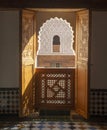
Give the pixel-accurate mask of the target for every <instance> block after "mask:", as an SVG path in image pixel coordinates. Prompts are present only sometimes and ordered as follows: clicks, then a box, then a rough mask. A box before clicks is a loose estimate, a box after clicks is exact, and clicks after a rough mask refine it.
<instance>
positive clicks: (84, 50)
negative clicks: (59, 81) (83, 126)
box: [75, 10, 89, 118]
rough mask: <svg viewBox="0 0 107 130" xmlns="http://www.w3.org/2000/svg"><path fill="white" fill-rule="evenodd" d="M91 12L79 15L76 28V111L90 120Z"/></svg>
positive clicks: (85, 11)
mask: <svg viewBox="0 0 107 130" xmlns="http://www.w3.org/2000/svg"><path fill="white" fill-rule="evenodd" d="M88 13H89V12H88V11H87V10H84V11H80V12H78V13H77V28H76V45H77V48H76V52H77V55H76V59H77V69H76V91H75V92H76V94H75V95H76V111H77V113H79V114H80V115H82V116H83V117H84V118H88V37H89V36H88V35H89V34H88V33H89V27H88V24H89V22H88V21H89V18H88V17H89V16H88V15H89V14H88Z"/></svg>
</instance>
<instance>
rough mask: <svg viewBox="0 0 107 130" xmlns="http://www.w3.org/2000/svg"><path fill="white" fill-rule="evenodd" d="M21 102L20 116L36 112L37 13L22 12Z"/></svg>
mask: <svg viewBox="0 0 107 130" xmlns="http://www.w3.org/2000/svg"><path fill="white" fill-rule="evenodd" d="M20 18H21V22H22V24H21V28H22V30H21V31H22V35H21V40H22V43H21V59H22V60H21V95H20V96H21V102H20V116H21V117H23V116H28V115H29V114H31V113H32V112H33V111H34V99H33V89H34V70H35V69H34V60H35V42H36V40H35V39H36V36H35V12H32V11H27V10H23V11H21V17H20Z"/></svg>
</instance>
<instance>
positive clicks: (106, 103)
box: [90, 89, 107, 116]
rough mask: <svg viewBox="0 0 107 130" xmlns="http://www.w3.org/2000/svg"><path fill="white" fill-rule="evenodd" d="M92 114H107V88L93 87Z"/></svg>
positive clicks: (91, 98) (91, 95)
mask: <svg viewBox="0 0 107 130" xmlns="http://www.w3.org/2000/svg"><path fill="white" fill-rule="evenodd" d="M90 115H92V116H107V89H91V91H90Z"/></svg>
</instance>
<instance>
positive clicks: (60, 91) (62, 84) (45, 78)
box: [36, 69, 74, 110]
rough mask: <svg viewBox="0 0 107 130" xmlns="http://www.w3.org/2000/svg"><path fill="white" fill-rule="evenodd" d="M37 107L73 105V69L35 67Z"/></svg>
mask: <svg viewBox="0 0 107 130" xmlns="http://www.w3.org/2000/svg"><path fill="white" fill-rule="evenodd" d="M36 72H37V73H36V83H38V84H36V104H37V105H36V106H38V107H37V109H65V110H66V109H69V110H70V109H71V108H73V107H74V83H73V78H74V70H73V69H37V71H36Z"/></svg>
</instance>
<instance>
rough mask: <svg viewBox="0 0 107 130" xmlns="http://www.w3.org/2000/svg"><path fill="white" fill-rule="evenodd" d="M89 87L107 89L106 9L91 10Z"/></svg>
mask: <svg viewBox="0 0 107 130" xmlns="http://www.w3.org/2000/svg"><path fill="white" fill-rule="evenodd" d="M91 33H92V41H91V83H90V85H91V88H95V89H107V11H102V12H101V11H97V12H96V11H93V12H92V31H91Z"/></svg>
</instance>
